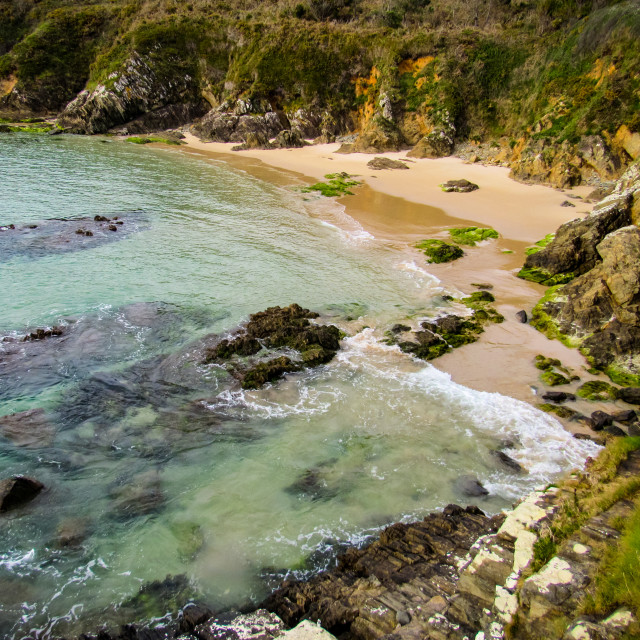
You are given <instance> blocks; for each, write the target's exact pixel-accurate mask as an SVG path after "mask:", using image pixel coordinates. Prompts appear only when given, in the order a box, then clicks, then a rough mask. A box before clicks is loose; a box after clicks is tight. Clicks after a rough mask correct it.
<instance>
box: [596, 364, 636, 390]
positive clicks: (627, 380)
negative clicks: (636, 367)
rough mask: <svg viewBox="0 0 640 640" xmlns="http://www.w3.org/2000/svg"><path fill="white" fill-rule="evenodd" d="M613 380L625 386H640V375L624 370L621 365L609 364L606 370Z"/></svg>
mask: <svg viewBox="0 0 640 640" xmlns="http://www.w3.org/2000/svg"><path fill="white" fill-rule="evenodd" d="M604 373H606V374H607V375H608V376H609V379H610V380H611V382H615V383H616V384H619V385H621V386H623V387H640V375H636V374H633V373H629V372H627V371H624V370H623V369H622V368H621V367H620V366H616V365H609V366H608V367H607V368H606V369H605V370H604Z"/></svg>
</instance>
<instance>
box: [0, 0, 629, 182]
mask: <svg viewBox="0 0 640 640" xmlns="http://www.w3.org/2000/svg"><path fill="white" fill-rule="evenodd" d="M639 37H640V9H639V7H638V4H637V2H634V1H626V2H615V1H612V0H530V1H528V2H527V1H526V0H525V1H520V0H512V1H509V0H472V1H471V2H467V3H462V2H459V1H458V0H431V1H430V0H360V1H358V0H303V1H302V2H297V3H296V2H294V1H293V0H279V1H278V2H273V3H266V2H258V1H256V0H232V1H231V2H223V1H222V0H218V1H207V0H195V1H193V2H188V3H179V2H176V1H175V0H147V1H142V0H138V1H134V2H130V1H126V0H113V1H112V2H100V1H93V2H92V1H90V0H89V1H84V2H70V1H68V0H47V1H45V2H36V1H35V0H10V1H8V0H4V1H3V2H0V116H3V117H5V118H8V119H11V120H14V119H20V118H26V117H33V116H51V115H57V114H60V113H61V114H62V115H61V118H60V125H61V126H62V127H65V128H68V129H69V130H71V131H73V132H78V133H104V132H106V131H109V130H112V129H114V128H115V129H117V128H118V127H120V128H122V127H125V128H126V129H127V130H128V131H130V132H144V131H153V130H161V129H166V128H170V127H175V126H180V125H183V124H185V123H187V122H191V121H193V120H194V119H196V118H198V117H201V116H203V115H204V114H206V113H207V112H208V111H210V110H212V109H213V110H216V111H215V113H218V114H222V115H216V116H215V117H214V116H213V115H210V117H209V120H213V121H214V125H213V126H209V127H204V128H203V129H202V131H201V135H202V136H203V137H205V138H207V137H209V138H212V139H231V138H232V135H231V134H232V133H233V131H234V130H235V126H236V124H235V123H234V122H233V121H232V122H231V124H229V119H230V118H232V117H236V118H237V117H241V116H247V115H248V116H264V114H265V113H274V114H276V116H277V121H276V120H275V119H273V122H272V126H271V127H267V129H266V130H265V131H264V132H263V133H266V134H267V136H271V134H273V135H275V133H277V130H281V129H288V128H292V129H294V128H296V127H297V128H298V130H299V132H300V133H301V135H302V137H307V138H309V137H316V136H319V135H322V136H324V139H327V138H328V139H332V137H333V136H335V135H341V134H345V133H351V132H357V133H358V134H359V135H358V138H357V139H356V140H355V142H354V144H353V146H351V147H346V148H345V149H344V151H350V150H351V151H372V152H375V151H380V150H388V149H399V148H408V147H414V151H413V154H414V155H416V156H419V157H425V156H427V157H433V156H441V155H448V154H450V153H451V152H452V151H453V148H454V144H456V143H461V142H469V141H470V142H472V143H474V144H475V146H476V147H477V154H478V156H479V158H480V159H483V160H488V161H493V162H500V163H505V164H509V165H510V166H511V167H512V168H513V172H514V177H516V178H519V179H525V180H531V181H541V182H550V183H551V184H554V185H556V186H561V187H564V186H570V185H572V184H577V183H580V182H581V181H585V180H589V179H591V180H595V181H597V180H598V179H600V180H605V181H608V180H613V179H615V178H617V177H619V175H620V174H621V173H622V170H623V169H624V167H625V166H626V165H627V164H628V163H629V161H630V160H632V159H634V158H636V157H638V155H639V154H640V115H639V114H640V75H639V74H638V72H637V69H638V68H639V67H638V64H637V63H638V61H639V60H640V51H639V49H640V46H639V44H638V43H639V42H640V40H639ZM78 94H80V95H79V96H78ZM76 96H78V97H77V98H76ZM72 101H73V102H72ZM69 103H71V104H70V106H67V105H68V104H69ZM132 121H135V123H134V124H133V125H129V123H131V122H132ZM220 121H222V124H223V125H224V126H218V125H219V124H220ZM127 125H129V126H128V127H127ZM258 129H260V127H258ZM248 131H255V127H251V126H249V127H248V129H247V131H240V132H239V135H238V136H236V139H238V138H239V139H241V140H242V141H246V140H245V138H246V132H248ZM225 132H226V133H225ZM274 132H275V133H274ZM271 137H273V136H271ZM478 143H486V144H484V145H481V144H478Z"/></svg>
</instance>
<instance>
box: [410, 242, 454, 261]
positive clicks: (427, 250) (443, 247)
mask: <svg viewBox="0 0 640 640" xmlns="http://www.w3.org/2000/svg"><path fill="white" fill-rule="evenodd" d="M416 248H418V249H420V250H421V251H422V252H423V253H424V255H425V256H427V258H429V262H432V263H436V264H440V263H442V262H452V261H453V260H458V258H462V257H463V256H464V251H463V250H462V249H461V248H460V247H457V246H456V245H454V244H448V243H447V242H444V241H442V240H423V241H422V242H419V243H418V244H417V245H416Z"/></svg>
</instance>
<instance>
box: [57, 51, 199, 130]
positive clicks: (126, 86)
mask: <svg viewBox="0 0 640 640" xmlns="http://www.w3.org/2000/svg"><path fill="white" fill-rule="evenodd" d="M207 107H208V104H207V102H206V101H205V100H204V98H202V96H201V95H200V89H199V86H198V83H197V81H196V80H195V78H193V77H191V76H190V75H188V74H184V75H179V74H175V73H172V72H171V70H167V69H163V68H162V67H159V66H158V65H157V64H154V61H153V59H152V58H150V57H149V56H142V55H139V54H137V53H135V52H134V54H133V55H132V56H131V58H129V60H127V62H126V63H125V64H124V65H123V66H122V68H121V69H120V70H119V71H116V72H113V73H112V74H110V75H109V77H108V79H107V80H106V81H105V83H102V84H99V85H98V86H97V87H96V88H95V89H93V90H89V89H85V90H83V91H81V92H80V93H79V94H78V96H77V97H76V98H75V99H74V100H72V101H71V102H70V103H69V104H68V105H67V106H66V107H65V108H64V109H63V111H62V113H61V114H60V115H59V117H58V125H59V126H60V127H62V128H63V129H65V130H67V131H69V132H71V133H88V134H95V133H105V132H107V131H109V130H111V129H114V128H119V129H118V131H119V132H122V133H146V132H149V131H162V130H164V129H170V128H173V127H178V126H181V125H184V124H186V123H188V122H192V121H193V120H194V119H195V118H198V117H200V116H202V115H204V114H205V113H206V111H207ZM123 125H126V126H125V127H123Z"/></svg>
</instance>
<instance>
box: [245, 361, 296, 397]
mask: <svg viewBox="0 0 640 640" xmlns="http://www.w3.org/2000/svg"><path fill="white" fill-rule="evenodd" d="M299 370H300V365H299V364H298V363H296V362H293V361H292V360H291V359H290V358H287V357H286V356H280V357H279V358H273V359H272V360H267V361H266V362H259V363H258V364H257V365H255V366H254V367H252V368H250V369H249V370H248V371H246V372H245V373H244V375H243V377H242V383H241V384H242V388H243V389H258V388H259V387H261V386H262V385H264V384H266V383H267V382H273V381H274V380H277V379H278V378H281V377H282V376H283V375H284V374H285V373H292V372H294V371H299Z"/></svg>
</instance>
